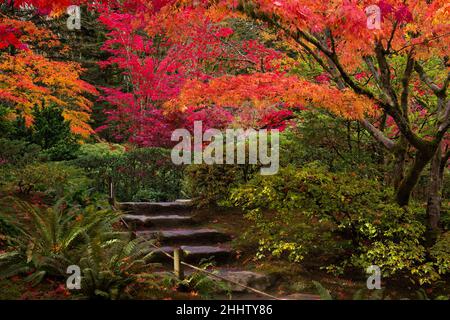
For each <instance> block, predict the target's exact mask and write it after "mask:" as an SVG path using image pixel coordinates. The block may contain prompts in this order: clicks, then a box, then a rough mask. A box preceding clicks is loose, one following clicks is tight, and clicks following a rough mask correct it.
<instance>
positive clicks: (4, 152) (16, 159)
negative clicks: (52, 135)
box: [0, 138, 41, 167]
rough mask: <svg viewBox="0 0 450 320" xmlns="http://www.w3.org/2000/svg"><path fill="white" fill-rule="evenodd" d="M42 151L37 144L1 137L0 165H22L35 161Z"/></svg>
mask: <svg viewBox="0 0 450 320" xmlns="http://www.w3.org/2000/svg"><path fill="white" fill-rule="evenodd" d="M40 151H41V148H40V147H39V146H38V145H36V144H30V143H28V142H25V141H22V140H9V139H5V138H0V166H14V167H21V166H23V165H26V164H29V163H31V162H33V161H35V160H36V158H37V157H38V155H39V152H40Z"/></svg>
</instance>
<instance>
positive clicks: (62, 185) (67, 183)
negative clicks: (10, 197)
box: [10, 162, 90, 199]
mask: <svg viewBox="0 0 450 320" xmlns="http://www.w3.org/2000/svg"><path fill="white" fill-rule="evenodd" d="M11 175H12V178H11V182H10V188H11V189H16V190H17V191H18V192H19V193H21V194H30V193H31V192H42V193H45V194H46V195H48V196H50V197H52V198H56V199H58V198H61V197H68V198H70V197H72V196H75V195H76V194H77V193H80V191H86V190H88V189H89V185H90V180H89V179H88V178H87V177H86V175H85V173H84V171H83V170H81V169H80V168H77V167H75V166H71V165H68V164H66V163H63V162H47V163H39V162H38V163H32V164H29V165H27V166H25V167H23V168H17V169H12V170H11Z"/></svg>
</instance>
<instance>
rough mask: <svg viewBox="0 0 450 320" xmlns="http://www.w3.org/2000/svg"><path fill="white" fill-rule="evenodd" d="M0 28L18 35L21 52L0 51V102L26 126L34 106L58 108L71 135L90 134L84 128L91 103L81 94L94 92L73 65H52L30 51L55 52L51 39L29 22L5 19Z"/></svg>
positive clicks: (89, 128)
mask: <svg viewBox="0 0 450 320" xmlns="http://www.w3.org/2000/svg"><path fill="white" fill-rule="evenodd" d="M2 24H6V25H8V26H10V27H13V28H15V29H17V30H19V31H20V35H21V36H20V38H19V40H20V42H21V43H22V44H23V45H24V48H22V49H23V50H20V51H19V52H18V53H16V54H10V53H8V52H1V51H0V101H4V102H6V103H8V104H11V105H13V106H14V109H15V114H18V113H21V114H22V115H23V116H24V117H25V119H26V120H27V124H28V125H30V124H31V123H32V116H31V111H32V109H33V107H34V106H35V105H36V104H38V105H41V103H42V102H44V105H46V106H48V105H50V104H55V105H58V106H60V107H62V108H63V115H64V117H65V118H66V119H67V120H70V121H71V126H72V131H73V132H74V133H78V134H81V135H83V136H87V135H89V134H90V133H92V132H93V130H92V128H91V127H90V126H89V125H88V124H87V122H88V121H89V118H90V112H91V105H92V103H91V102H90V101H89V100H88V99H87V98H86V97H85V96H84V94H86V93H90V94H96V93H97V92H96V90H95V88H94V87H93V86H91V85H89V84H88V83H86V82H84V81H82V80H81V79H80V74H81V72H82V71H83V70H82V69H81V68H80V66H79V65H78V64H77V63H72V62H61V61H53V60H50V59H48V58H47V57H45V56H44V55H41V54H38V53H36V52H34V51H33V49H34V48H42V47H44V46H45V47H51V48H55V50H56V49H58V48H57V46H59V45H60V43H59V41H58V39H57V38H56V37H55V35H53V34H52V33H51V32H50V31H48V30H45V29H41V28H37V27H36V26H35V25H34V24H33V23H32V22H25V21H18V20H13V19H5V20H4V21H3V22H2Z"/></svg>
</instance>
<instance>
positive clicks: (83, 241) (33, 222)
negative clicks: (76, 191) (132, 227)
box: [0, 202, 151, 299]
mask: <svg viewBox="0 0 450 320" xmlns="http://www.w3.org/2000/svg"><path fill="white" fill-rule="evenodd" d="M17 209H18V210H17V213H16V220H15V221H14V222H12V223H13V226H14V228H15V229H17V230H18V232H16V233H14V235H9V236H7V239H8V240H9V241H10V247H9V249H8V250H7V251H6V252H3V253H1V254H0V279H2V278H8V277H11V276H14V275H20V274H27V275H28V276H27V277H26V278H25V280H26V281H28V282H31V283H32V284H33V285H36V284H38V283H40V282H41V281H42V280H43V279H44V278H46V277H52V278H56V279H60V280H62V281H65V279H66V277H67V274H66V270H67V267H68V266H71V265H77V266H79V267H80V270H81V272H82V275H81V276H82V279H81V292H82V293H83V294H84V295H85V296H86V297H88V298H102V299H116V298H117V299H118V298H123V297H125V296H126V290H127V288H128V286H130V285H132V284H135V283H136V282H137V280H138V277H139V276H140V275H141V273H143V272H149V264H148V260H149V258H150V255H151V246H150V245H149V242H148V241H147V240H145V239H135V240H132V241H130V240H128V239H124V237H123V234H122V233H119V232H116V231H114V225H115V224H116V223H117V222H118V220H119V216H120V213H119V212H114V211H111V210H108V209H97V208H96V207H94V206H90V207H87V208H84V209H78V210H73V209H67V207H66V206H65V204H64V203H59V204H58V205H57V206H55V207H53V208H47V209H38V208H36V207H32V206H30V205H28V204H26V203H23V202H18V203H17ZM0 217H2V216H0ZM0 221H1V219H0Z"/></svg>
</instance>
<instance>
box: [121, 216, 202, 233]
mask: <svg viewBox="0 0 450 320" xmlns="http://www.w3.org/2000/svg"><path fill="white" fill-rule="evenodd" d="M123 219H124V220H125V221H126V222H127V223H128V224H130V225H131V226H132V229H134V230H142V229H144V228H154V227H180V226H186V225H194V224H195V221H194V219H193V218H192V216H185V215H173V214H169V215H154V216H145V215H134V214H126V215H124V216H123Z"/></svg>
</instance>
